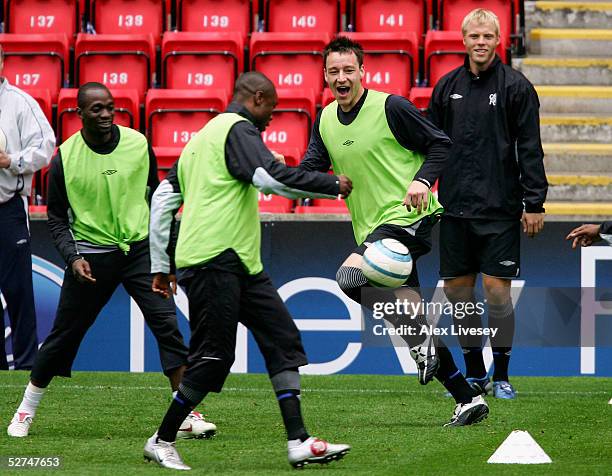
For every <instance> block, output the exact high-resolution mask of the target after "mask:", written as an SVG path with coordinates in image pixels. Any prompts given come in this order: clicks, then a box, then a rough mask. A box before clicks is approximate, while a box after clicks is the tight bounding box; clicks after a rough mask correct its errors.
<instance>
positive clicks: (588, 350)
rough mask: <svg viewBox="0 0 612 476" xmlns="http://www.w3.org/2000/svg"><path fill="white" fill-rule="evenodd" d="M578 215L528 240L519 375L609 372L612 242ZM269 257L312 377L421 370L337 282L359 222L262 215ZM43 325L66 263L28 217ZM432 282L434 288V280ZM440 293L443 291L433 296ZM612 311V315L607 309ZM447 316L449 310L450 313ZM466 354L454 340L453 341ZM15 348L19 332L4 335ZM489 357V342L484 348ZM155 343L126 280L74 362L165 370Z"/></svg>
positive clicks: (423, 272) (244, 367)
mask: <svg viewBox="0 0 612 476" xmlns="http://www.w3.org/2000/svg"><path fill="white" fill-rule="evenodd" d="M574 225H575V224H574V223H564V222H547V223H546V226H545V228H544V231H543V233H542V234H541V235H539V236H538V237H536V238H534V239H527V238H525V239H523V242H522V250H521V254H522V257H521V262H522V263H521V264H522V270H521V276H520V278H519V279H518V280H517V281H515V282H514V292H513V297H514V299H515V308H516V313H517V331H516V345H515V349H514V351H513V359H512V362H511V373H512V374H514V375H534V376H570V375H597V376H612V272H611V271H612V247H607V246H594V247H592V248H587V249H582V250H577V251H573V250H571V247H570V246H569V244H568V242H566V241H565V240H564V237H565V235H566V234H567V232H568V231H569V230H570V229H572V227H573V226H574ZM262 230H263V235H262V258H263V261H264V265H265V267H266V269H267V271H268V273H269V274H270V275H271V277H272V280H273V281H274V283H275V285H276V286H278V288H279V292H280V293H281V296H283V299H285V301H286V302H287V304H288V306H289V308H290V310H291V312H292V314H293V316H294V318H295V319H296V322H297V324H298V326H299V327H300V329H301V330H302V335H303V339H304V344H305V347H306V350H307V353H308V356H309V359H310V361H311V365H310V366H308V367H307V368H306V369H305V371H306V372H309V373H315V374H329V373H353V374H403V373H413V372H414V371H415V368H414V366H413V364H412V360H411V359H410V357H409V355H408V353H407V352H408V351H407V349H406V348H405V347H401V346H398V347H393V346H392V345H391V343H390V340H389V338H388V337H377V336H374V334H373V331H372V329H373V328H372V325H371V323H372V321H371V320H367V322H368V323H369V324H368V325H366V326H365V328H363V329H362V318H361V313H360V310H359V306H355V304H354V303H351V302H350V301H348V300H347V299H346V298H345V297H344V296H343V295H342V293H341V292H340V290H339V289H338V288H337V286H336V285H335V282H334V277H335V272H336V269H337V268H338V266H339V265H340V263H341V262H342V261H343V260H344V258H345V256H346V255H347V254H348V253H349V252H350V251H351V249H352V248H353V247H354V241H353V236H352V231H351V226H350V223H348V222H341V221H339V222H333V221H293V220H292V221H267V222H264V223H262ZM31 231H32V247H33V255H34V257H33V265H34V286H35V296H36V308H37V314H38V334H39V339H40V340H41V341H42V340H43V339H44V338H45V336H46V335H47V334H48V333H49V331H50V327H51V324H52V321H53V317H54V313H55V308H56V305H57V301H58V298H59V292H60V286H61V282H62V277H63V262H62V261H61V259H60V257H59V255H58V254H57V252H56V251H55V248H54V247H53V243H52V241H51V238H50V236H49V233H48V230H47V226H46V222H44V221H33V222H32V223H31ZM433 243H434V249H433V250H432V252H431V253H430V254H429V255H427V256H426V257H424V258H422V259H421V260H420V261H419V275H420V280H421V285H422V288H423V289H422V290H423V295H424V296H425V297H426V299H427V300H428V301H429V300H431V299H433V298H432V296H437V297H438V298H439V297H440V296H441V291H440V289H439V288H438V289H437V290H436V289H435V288H434V287H433V286H434V284H436V283H437V281H438V274H437V272H438V252H437V249H436V243H437V230H436V232H435V234H434V237H433ZM427 286H429V288H428V287H427ZM436 293H437V294H436ZM177 307H178V308H179V323H180V327H181V330H182V331H183V333H184V335H188V332H189V330H188V329H189V327H188V321H187V319H186V317H185V316H186V314H187V301H186V298H185V296H184V294H182V293H179V296H178V297H177ZM606 314H607V315H606ZM447 321H448V322H447V324H448V323H450V319H448V318H447ZM446 341H447V343H448V344H449V345H452V346H454V347H453V353H454V354H455V355H456V357H457V358H458V362H463V359H462V358H460V349H458V347H457V342H456V338H455V337H449V338H446ZM7 346H8V352H9V353H10V339H9V342H8V343H7ZM485 356H486V360H487V361H490V360H491V355H490V349H485ZM159 368H160V367H159V358H158V354H157V347H156V344H155V341H154V339H153V337H152V334H151V333H150V332H149V331H148V329H146V328H145V326H144V323H143V319H142V315H141V314H140V311H139V310H138V308H137V306H136V305H135V304H134V302H133V301H131V300H130V298H129V296H127V294H126V292H125V290H123V289H122V288H121V289H119V290H118V291H117V292H116V293H115V295H114V296H113V298H112V300H111V301H110V302H109V304H108V305H107V306H106V307H105V309H104V310H103V312H102V314H101V315H100V316H99V318H98V320H97V321H96V323H95V324H94V326H93V327H92V329H91V330H90V332H89V333H88V335H87V336H86V338H85V341H84V343H83V345H82V346H81V349H80V351H79V355H78V357H77V360H76V362H75V370H105V371H127V370H131V371H135V372H140V371H157V370H159ZM233 371H235V372H265V367H264V364H263V359H262V358H261V356H260V354H259V351H258V350H257V348H256V344H255V342H254V340H253V339H252V337H250V336H249V335H248V333H247V332H246V331H245V330H244V329H243V328H242V329H240V330H239V334H238V344H237V349H236V362H235V364H234V367H233Z"/></svg>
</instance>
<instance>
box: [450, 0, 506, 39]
mask: <svg viewBox="0 0 612 476" xmlns="http://www.w3.org/2000/svg"><path fill="white" fill-rule="evenodd" d="M475 8H486V9H487V10H491V11H492V12H494V13H495V14H496V15H497V16H498V18H499V27H500V30H501V32H500V33H501V37H502V38H503V39H504V44H509V43H510V34H511V33H512V31H513V28H512V23H513V22H512V10H513V8H512V1H508V0H440V3H439V6H438V19H439V23H440V29H441V30H461V23H462V22H463V19H464V18H465V16H466V15H467V14H468V13H470V12H471V11H472V10H474V9H475Z"/></svg>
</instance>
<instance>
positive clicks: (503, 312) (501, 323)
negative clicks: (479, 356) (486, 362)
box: [489, 301, 515, 381]
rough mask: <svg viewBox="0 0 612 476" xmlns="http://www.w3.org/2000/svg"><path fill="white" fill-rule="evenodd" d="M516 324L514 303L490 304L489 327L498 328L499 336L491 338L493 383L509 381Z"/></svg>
mask: <svg viewBox="0 0 612 476" xmlns="http://www.w3.org/2000/svg"><path fill="white" fill-rule="evenodd" d="M514 322H515V317H514V309H513V307H512V301H509V302H508V303H506V304H501V305H494V304H489V327H491V328H497V334H496V335H495V337H491V347H492V350H493V364H494V370H493V381H500V380H505V381H508V367H509V365H510V354H511V353H512V340H513V338H514V325H515V324H514Z"/></svg>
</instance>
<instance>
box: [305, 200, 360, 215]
mask: <svg viewBox="0 0 612 476" xmlns="http://www.w3.org/2000/svg"><path fill="white" fill-rule="evenodd" d="M295 213H342V214H345V213H349V211H348V208H346V202H345V201H344V200H343V199H340V198H337V199H336V200H330V199H325V198H316V199H313V200H312V204H311V205H310V206H303V205H302V206H299V207H295Z"/></svg>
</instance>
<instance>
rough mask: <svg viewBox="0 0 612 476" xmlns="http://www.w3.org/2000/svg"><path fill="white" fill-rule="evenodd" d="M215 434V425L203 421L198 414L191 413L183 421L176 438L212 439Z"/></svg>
mask: <svg viewBox="0 0 612 476" xmlns="http://www.w3.org/2000/svg"><path fill="white" fill-rule="evenodd" d="M216 432H217V425H215V424H214V423H211V422H209V421H206V420H204V417H203V416H202V415H201V414H200V413H199V412H195V411H194V412H191V413H190V414H189V415H187V418H185V421H183V424H182V425H181V427H180V428H179V431H178V433H177V434H176V437H177V438H185V439H188V438H212V437H213V436H214V435H215V433H216Z"/></svg>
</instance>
